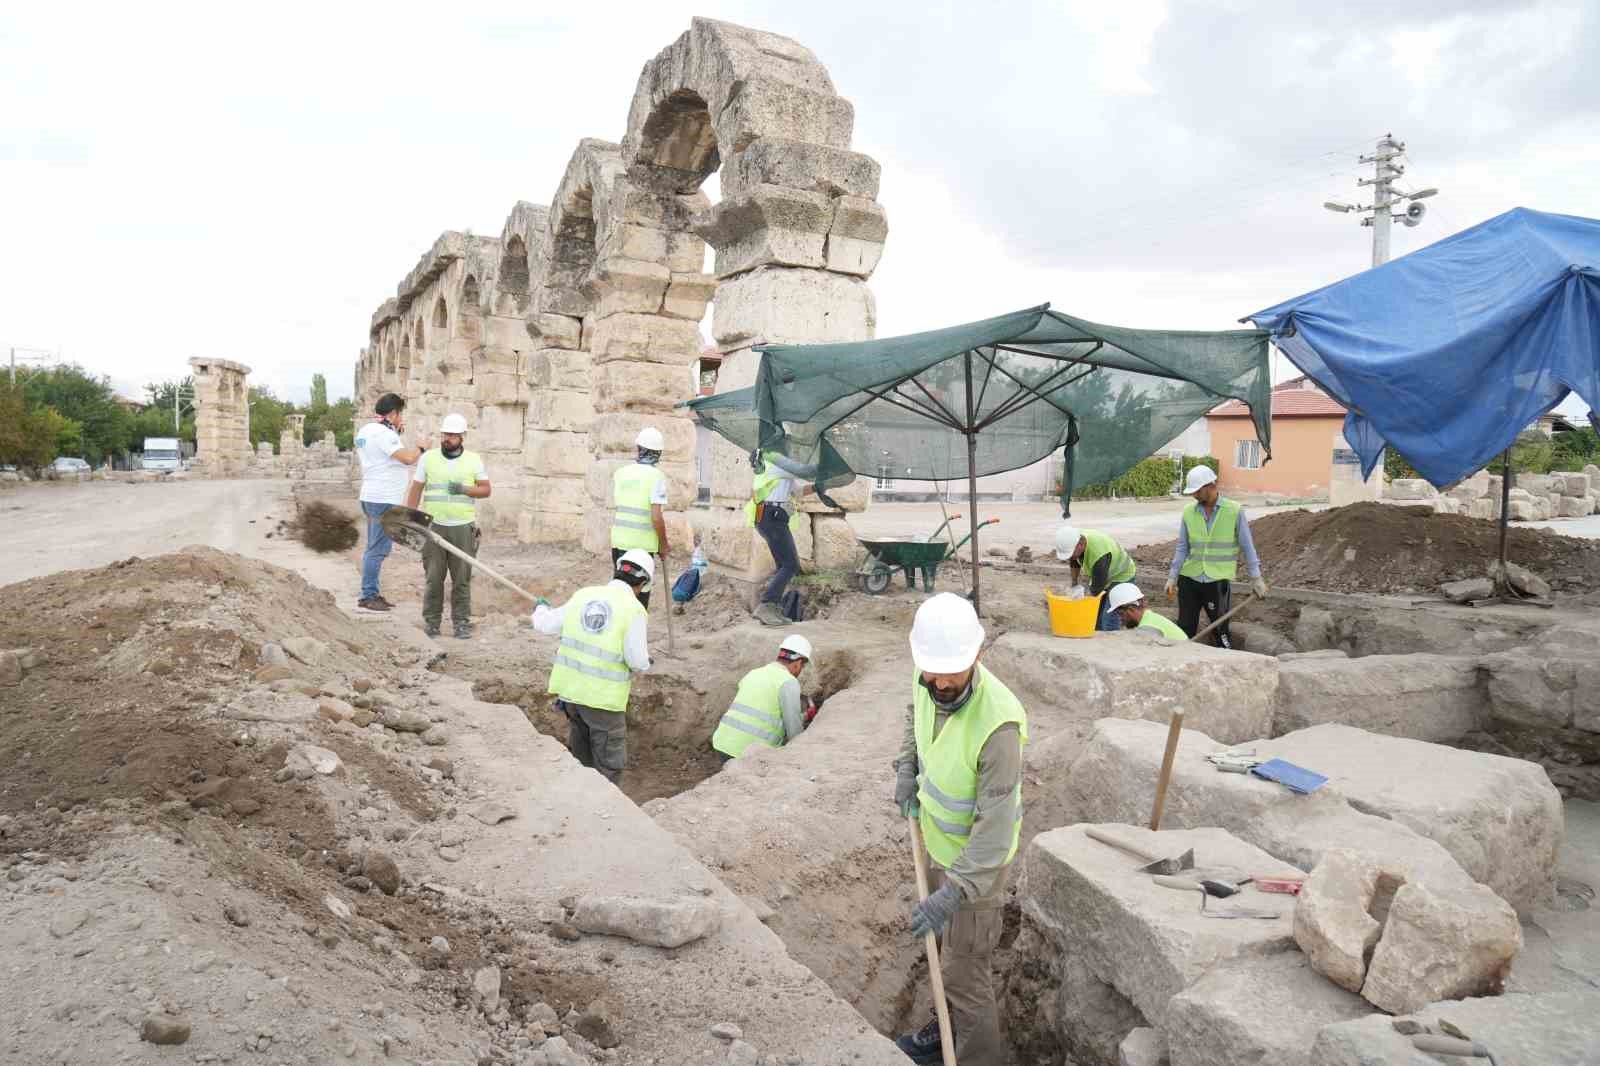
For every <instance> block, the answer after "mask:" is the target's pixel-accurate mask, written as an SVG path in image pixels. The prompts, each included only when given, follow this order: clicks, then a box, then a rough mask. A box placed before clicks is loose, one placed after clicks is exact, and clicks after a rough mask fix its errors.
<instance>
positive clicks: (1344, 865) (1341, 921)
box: [1294, 848, 1403, 993]
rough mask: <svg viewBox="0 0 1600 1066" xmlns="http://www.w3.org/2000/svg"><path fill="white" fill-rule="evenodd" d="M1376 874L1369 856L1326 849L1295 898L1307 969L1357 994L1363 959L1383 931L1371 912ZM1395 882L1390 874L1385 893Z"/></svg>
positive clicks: (1297, 927)
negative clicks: (1308, 964)
mask: <svg viewBox="0 0 1600 1066" xmlns="http://www.w3.org/2000/svg"><path fill="white" fill-rule="evenodd" d="M1380 873H1381V871H1380V870H1379V868H1378V866H1377V864H1376V862H1374V861H1373V860H1372V858H1371V857H1369V856H1366V855H1362V854H1358V853H1357V852H1354V851H1351V850H1349V849H1347V848H1329V849H1328V850H1327V851H1325V852H1324V853H1323V855H1322V859H1321V860H1320V861H1319V862H1318V863H1317V865H1316V867H1315V868H1314V869H1313V870H1312V871H1311V875H1310V876H1309V877H1307V878H1306V880H1305V883H1304V884H1303V885H1302V886H1301V888H1300V894H1299V896H1298V897H1297V898H1296V900H1295V908H1294V939H1295V943H1296V944H1299V945H1300V950H1301V951H1303V952H1305V953H1306V957H1307V958H1308V959H1309V960H1310V961H1311V967H1312V969H1314V970H1316V971H1317V972H1318V973H1320V974H1322V975H1323V976H1324V977H1326V978H1328V980H1330V981H1332V982H1333V983H1334V984H1336V985H1338V986H1340V987H1341V988H1344V989H1347V990H1349V991H1351V992H1356V993H1359V992H1360V991H1361V984H1362V982H1363V981H1364V980H1365V979H1366V975H1367V958H1368V956H1369V955H1370V953H1371V951H1372V947H1373V945H1374V944H1376V943H1377V942H1378V934H1379V932H1381V930H1382V928H1383V927H1382V925H1381V923H1380V922H1379V921H1378V920H1377V919H1376V918H1374V917H1373V916H1372V914H1371V911H1372V905H1373V899H1374V897H1375V896H1376V895H1377V891H1378V880H1379V875H1380ZM1400 880H1403V878H1397V877H1395V876H1394V875H1390V878H1389V881H1388V884H1389V885H1390V893H1389V894H1390V895H1392V894H1393V891H1394V889H1395V888H1396V887H1398V884H1399V881H1400Z"/></svg>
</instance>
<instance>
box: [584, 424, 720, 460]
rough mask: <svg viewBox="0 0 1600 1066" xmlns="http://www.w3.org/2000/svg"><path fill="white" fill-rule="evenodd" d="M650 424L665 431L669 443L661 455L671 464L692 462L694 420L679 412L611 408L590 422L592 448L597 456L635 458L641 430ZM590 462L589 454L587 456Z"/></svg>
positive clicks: (662, 434) (693, 452)
mask: <svg viewBox="0 0 1600 1066" xmlns="http://www.w3.org/2000/svg"><path fill="white" fill-rule="evenodd" d="M646 426H650V427H653V428H655V429H658V430H660V431H661V437H662V440H663V442H664V443H665V444H666V448H665V450H664V451H663V452H662V453H661V458H662V459H663V460H664V461H665V462H668V463H674V462H678V463H692V462H693V461H694V455H695V424H694V420H693V419H689V418H683V417H680V416H679V415H677V414H672V415H654V414H640V413H637V412H634V411H607V412H605V413H603V414H597V415H595V416H594V421H593V422H591V423H590V424H589V447H590V448H592V449H593V450H594V454H595V455H602V456H618V457H628V458H632V457H633V456H635V455H637V454H638V444H637V443H636V442H637V441H638V439H639V431H640V430H642V429H644V428H645V427H646ZM584 462H585V464H586V465H587V463H588V462H589V459H588V457H587V456H586V457H585V459H584Z"/></svg>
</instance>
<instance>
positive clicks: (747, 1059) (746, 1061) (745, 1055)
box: [728, 1040, 761, 1066]
mask: <svg viewBox="0 0 1600 1066" xmlns="http://www.w3.org/2000/svg"><path fill="white" fill-rule="evenodd" d="M760 1064H761V1052H759V1051H757V1050H756V1046H755V1045H754V1044H748V1043H746V1042H745V1041H743V1040H735V1041H734V1042H733V1043H732V1044H730V1045H728V1066H760Z"/></svg>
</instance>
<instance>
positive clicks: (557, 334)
mask: <svg viewBox="0 0 1600 1066" xmlns="http://www.w3.org/2000/svg"><path fill="white" fill-rule="evenodd" d="M582 333H583V323H582V320H580V319H577V318H574V317H573V316H571V315H549V314H540V315H533V316H531V317H529V319H528V334H529V336H531V337H533V338H534V339H536V340H537V341H538V342H539V346H540V347H542V348H568V349H576V348H578V347H579V341H580V340H581V339H582Z"/></svg>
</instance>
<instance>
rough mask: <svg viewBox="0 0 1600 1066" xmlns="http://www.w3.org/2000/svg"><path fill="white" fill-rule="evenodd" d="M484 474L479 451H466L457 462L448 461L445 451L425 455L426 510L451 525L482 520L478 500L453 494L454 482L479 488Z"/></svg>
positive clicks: (424, 495) (431, 450) (424, 505)
mask: <svg viewBox="0 0 1600 1066" xmlns="http://www.w3.org/2000/svg"><path fill="white" fill-rule="evenodd" d="M482 472H483V462H482V460H480V459H479V458H478V453H477V452H469V451H467V450H465V449H463V450H462V452H461V454H460V455H458V456H456V457H455V458H454V459H446V458H445V455H444V452H442V451H440V450H439V449H438V448H430V449H428V451H427V452H425V453H423V456H422V476H423V477H424V478H426V479H427V480H426V482H424V484H423V486H422V509H423V510H424V511H427V512H428V513H429V514H430V515H432V516H433V517H434V520H435V521H437V522H440V523H442V524H443V525H447V526H460V525H465V524H467V523H468V522H471V521H473V520H474V519H476V518H477V517H478V506H477V501H476V500H474V499H473V498H472V497H471V496H466V495H462V494H460V493H457V494H455V495H451V493H450V482H452V481H460V482H462V483H463V484H466V485H476V484H477V483H478V475H479V474H480V473H482Z"/></svg>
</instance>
